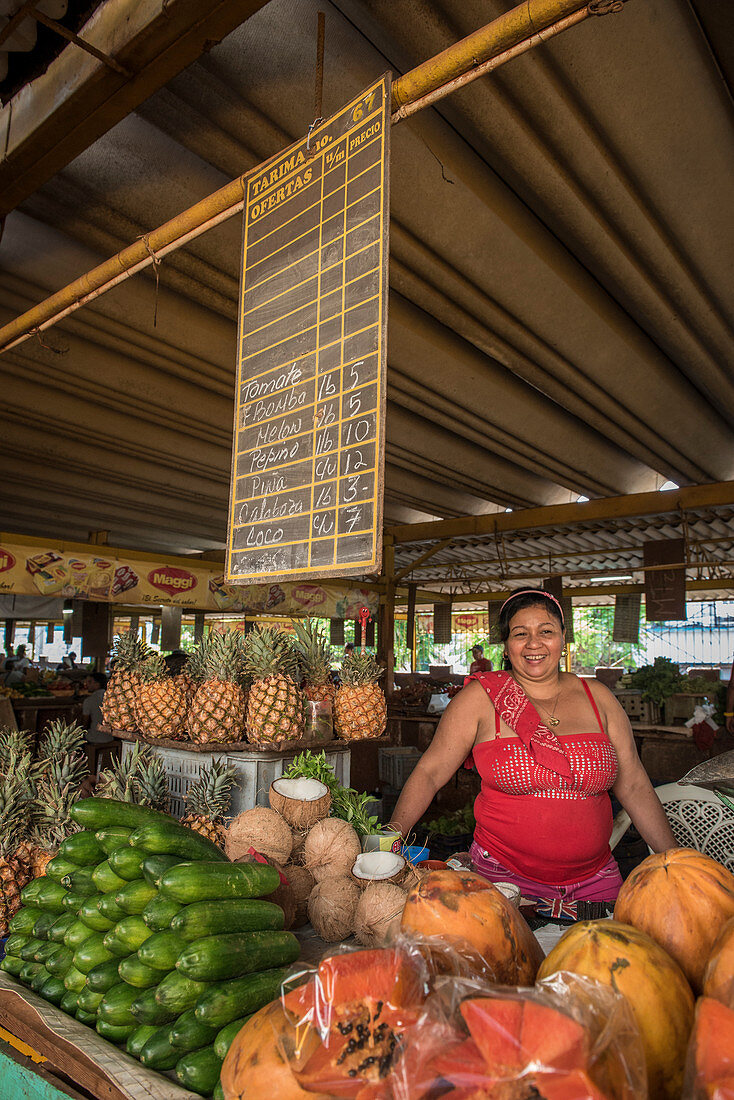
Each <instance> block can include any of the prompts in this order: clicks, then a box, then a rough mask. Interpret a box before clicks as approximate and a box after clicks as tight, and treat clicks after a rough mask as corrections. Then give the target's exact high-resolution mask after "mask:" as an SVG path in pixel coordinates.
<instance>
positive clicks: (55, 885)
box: [20, 875, 66, 913]
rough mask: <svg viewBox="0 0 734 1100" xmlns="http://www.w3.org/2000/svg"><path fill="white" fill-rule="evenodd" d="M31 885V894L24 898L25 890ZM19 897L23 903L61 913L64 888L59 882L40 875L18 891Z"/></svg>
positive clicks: (64, 894) (49, 911)
mask: <svg viewBox="0 0 734 1100" xmlns="http://www.w3.org/2000/svg"><path fill="white" fill-rule="evenodd" d="M31 887H33V888H34V889H33V890H32V891H31V896H30V897H28V898H26V897H25V893H26V890H31ZM20 897H21V901H22V902H23V904H24V905H25V904H27V903H30V904H31V905H35V906H38V908H39V909H44V910H45V911H46V912H48V913H63V912H64V898H65V897H66V890H65V889H64V887H63V886H62V885H61V883H59V882H54V881H53V879H50V878H46V877H45V875H42V876H41V878H35V879H34V880H33V882H30V883H29V884H28V886H25V887H24V888H23V889H22V890H21V892H20Z"/></svg>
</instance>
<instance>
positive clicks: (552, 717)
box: [525, 689, 561, 728]
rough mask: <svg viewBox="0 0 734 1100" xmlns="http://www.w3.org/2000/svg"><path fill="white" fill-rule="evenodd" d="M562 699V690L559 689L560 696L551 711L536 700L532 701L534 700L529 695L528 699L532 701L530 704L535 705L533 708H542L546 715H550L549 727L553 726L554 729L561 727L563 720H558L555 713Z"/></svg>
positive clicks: (557, 696)
mask: <svg viewBox="0 0 734 1100" xmlns="http://www.w3.org/2000/svg"><path fill="white" fill-rule="evenodd" d="M525 694H526V695H528V693H527V691H526V692H525ZM560 698H561V691H560V689H559V691H558V695H556V699H555V702H554V704H553V706H552V707H551V709H550V710H548V707H546V706H544V705H543V704H542V703H538V702H536V700H535V699H532V698H531V697H530V696H529V695H528V699H530V702H531V703H532V704H533V706H535V707H541V709H542V710H544V711H545V713H546V714H547V715H548V725H549V726H553V727H554V728H555V727H556V726H557V725H559V723H560V721H561V719H560V718H556V716H555V713H554V712H555V709H556V707H557V706H558V700H559V699H560Z"/></svg>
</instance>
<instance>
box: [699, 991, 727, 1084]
mask: <svg viewBox="0 0 734 1100" xmlns="http://www.w3.org/2000/svg"><path fill="white" fill-rule="evenodd" d="M688 1057H689V1066H688V1073H689V1074H692V1075H693V1076H694V1077H695V1083H696V1086H697V1087H698V1088H699V1089H700V1090H701V1095H704V1092H705V1090H708V1091H706V1095H707V1096H711V1097H713V1095H714V1091H713V1087H714V1086H716V1087H718V1088H720V1091H721V1090H722V1089H724V1088H725V1087H727V1086H726V1079H727V1078H729V1079H731V1078H734V1009H731V1008H727V1006H726V1005H724V1004H722V1003H721V1001H717V1000H715V999H714V998H713V997H701V998H700V1000H699V1001H698V1005H697V1006H696V1018H695V1021H694V1024H693V1033H692V1035H691V1042H690V1047H689V1056H688ZM696 1095H698V1093H696ZM724 1095H725V1093H724V1092H721V1096H722V1097H723V1096H724Z"/></svg>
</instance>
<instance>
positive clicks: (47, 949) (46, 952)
mask: <svg viewBox="0 0 734 1100" xmlns="http://www.w3.org/2000/svg"><path fill="white" fill-rule="evenodd" d="M60 950H61V946H60V944H58V943H54V942H53V941H51V942H49V940H42V941H41V946H40V947H39V948H38V950H37V951H36V953H35V955H34V956H33V958H34V959H35V961H36V962H37V963H43V965H44V966H45V965H46V963H47V961H48V960H49V959H50V958H51V956H52V955H55V954H56V952H57V951H60Z"/></svg>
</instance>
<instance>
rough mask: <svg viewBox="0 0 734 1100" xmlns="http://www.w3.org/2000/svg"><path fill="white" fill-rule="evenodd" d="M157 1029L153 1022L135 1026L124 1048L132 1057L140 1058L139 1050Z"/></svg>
mask: <svg viewBox="0 0 734 1100" xmlns="http://www.w3.org/2000/svg"><path fill="white" fill-rule="evenodd" d="M157 1030H158V1028H157V1027H156V1026H155V1024H141V1025H140V1027H136V1028H135V1031H134V1032H133V1033H132V1035H131V1036H130V1038H129V1039H128V1041H127V1043H126V1045H125V1050H126V1051H127V1052H128V1054H130V1055H132V1057H133V1058H140V1051H141V1050H142V1049H143V1047H144V1046H145V1044H146V1043H147V1042H148V1039H150V1037H151V1035H154V1034H155V1032H156V1031H157Z"/></svg>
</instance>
